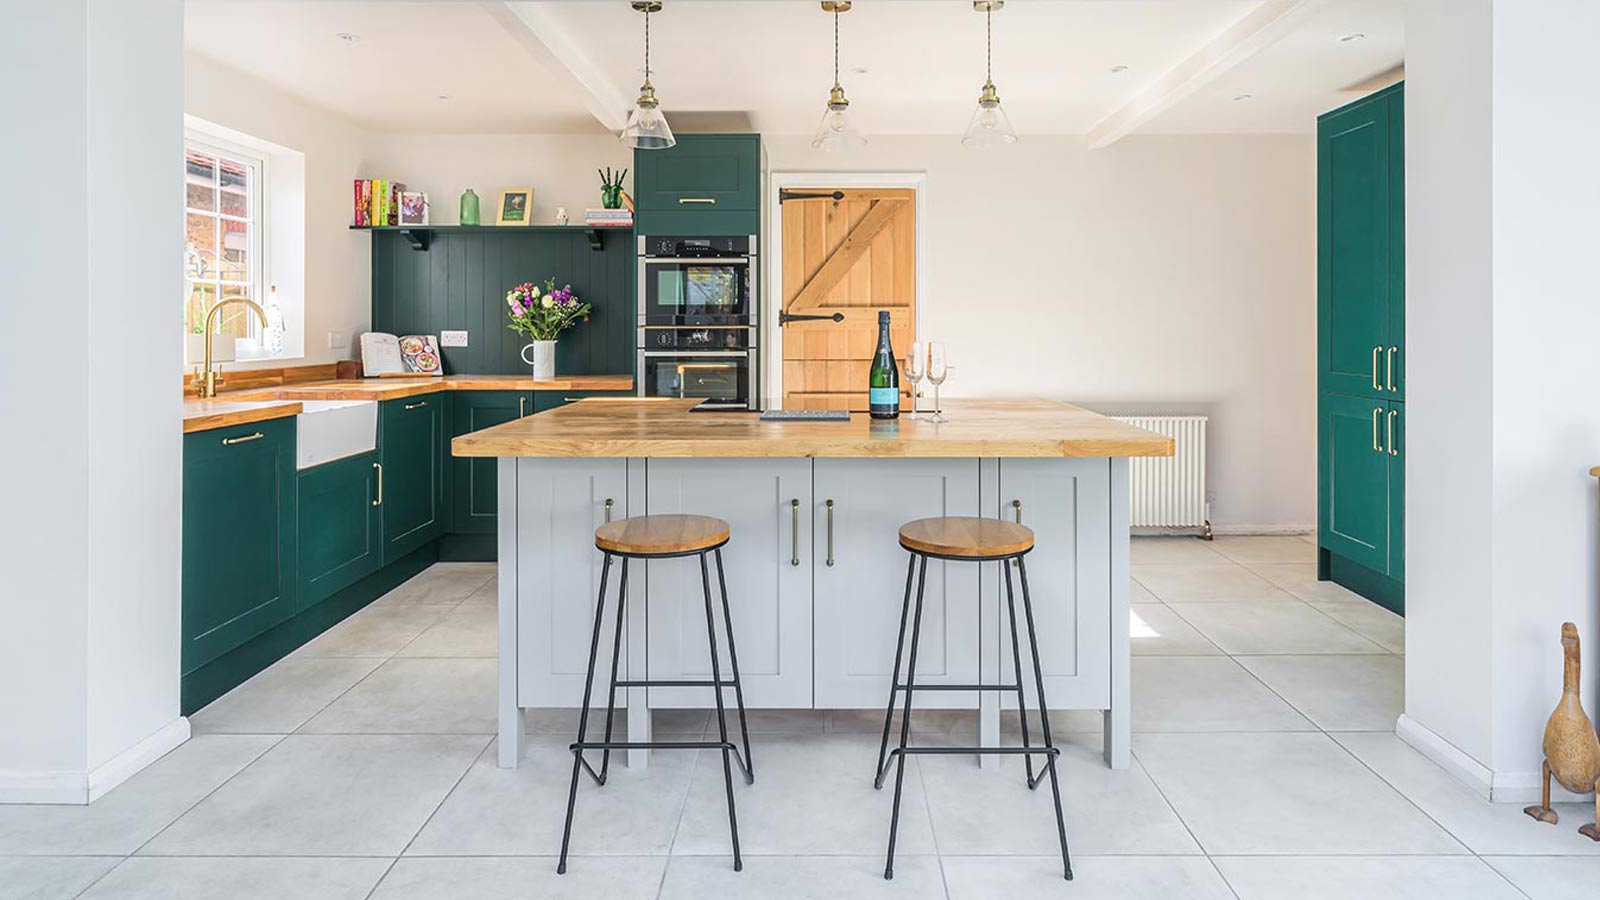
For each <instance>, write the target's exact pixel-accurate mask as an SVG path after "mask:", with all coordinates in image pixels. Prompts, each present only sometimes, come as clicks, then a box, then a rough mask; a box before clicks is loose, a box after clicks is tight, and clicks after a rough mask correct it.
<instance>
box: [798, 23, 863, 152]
mask: <svg viewBox="0 0 1600 900" xmlns="http://www.w3.org/2000/svg"><path fill="white" fill-rule="evenodd" d="M822 11H823V12H830V13H833V90H831V91H829V92H828V108H827V109H826V110H824V111H823V113H822V121H821V122H820V123H819V124H818V125H817V136H816V137H815V138H813V139H812V141H811V146H812V148H813V149H816V150H827V151H833V150H853V149H855V148H858V147H865V146H866V145H867V139H866V138H865V137H862V136H861V132H859V131H857V130H856V129H855V126H854V125H853V124H852V123H851V120H850V118H849V116H848V115H847V113H848V112H849V109H850V101H849V100H847V99H845V96H844V88H842V87H840V86H839V14H840V13H846V12H849V11H850V0H822Z"/></svg>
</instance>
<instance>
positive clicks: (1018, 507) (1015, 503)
mask: <svg viewBox="0 0 1600 900" xmlns="http://www.w3.org/2000/svg"><path fill="white" fill-rule="evenodd" d="M1011 513H1012V515H1013V516H1015V517H1016V520H1017V524H1018V525H1021V524H1022V501H1021V500H1012V501H1011ZM1011 564H1012V565H1014V566H1018V567H1021V565H1022V560H1021V559H1014V560H1012V561H1011Z"/></svg>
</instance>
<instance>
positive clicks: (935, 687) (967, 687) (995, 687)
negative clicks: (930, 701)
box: [894, 684, 1022, 693]
mask: <svg viewBox="0 0 1600 900" xmlns="http://www.w3.org/2000/svg"><path fill="white" fill-rule="evenodd" d="M894 689H895V691H896V692H897V693H898V692H900V691H903V690H906V686H905V685H903V684H897V685H895V686H894ZM916 689H917V690H919V691H1018V690H1021V689H1022V687H1021V685H1015V684H919V685H916Z"/></svg>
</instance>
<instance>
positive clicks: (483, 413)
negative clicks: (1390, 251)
mask: <svg viewBox="0 0 1600 900" xmlns="http://www.w3.org/2000/svg"><path fill="white" fill-rule="evenodd" d="M453 401H454V406H455V409H454V411H453V412H452V414H451V419H452V422H451V427H450V436H451V437H458V436H460V435H463V434H470V433H472V432H474V431H482V430H483V429H485V428H489V427H492V426H495V425H500V424H502V423H505V422H510V421H512V420H514V419H517V418H520V417H522V416H528V415H532V414H533V410H534V398H533V396H532V394H531V392H529V391H461V392H459V393H457V394H456V395H455V397H454V398H453ZM499 462H500V461H499V460H498V459H494V458H492V457H482V456H475V457H460V456H453V457H451V458H450V467H451V469H452V473H451V474H452V482H453V485H452V487H451V504H452V509H451V528H450V530H451V531H452V532H455V533H457V534H494V533H495V521H496V519H495V509H496V507H497V505H498V503H499V499H498V494H497V493H496V489H497V485H498V483H499V479H498V474H497V473H498V468H499Z"/></svg>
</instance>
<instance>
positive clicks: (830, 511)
mask: <svg viewBox="0 0 1600 900" xmlns="http://www.w3.org/2000/svg"><path fill="white" fill-rule="evenodd" d="M828 565H830V566H831V565H833V501H832V500H829V501H828Z"/></svg>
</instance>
